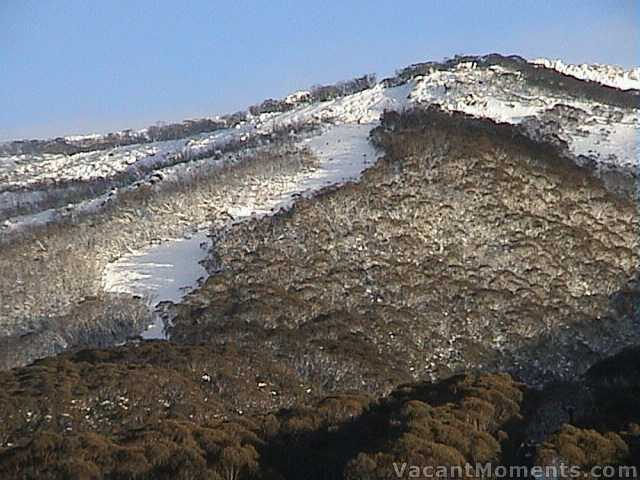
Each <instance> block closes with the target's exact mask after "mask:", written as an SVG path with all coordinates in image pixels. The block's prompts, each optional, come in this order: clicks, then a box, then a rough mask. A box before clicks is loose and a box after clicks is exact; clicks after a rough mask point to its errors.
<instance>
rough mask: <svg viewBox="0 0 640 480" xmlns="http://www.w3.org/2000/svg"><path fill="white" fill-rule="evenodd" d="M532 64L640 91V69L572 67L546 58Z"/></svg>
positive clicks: (536, 60) (620, 87)
mask: <svg viewBox="0 0 640 480" xmlns="http://www.w3.org/2000/svg"><path fill="white" fill-rule="evenodd" d="M532 63H536V64H538V65H544V66H545V67H547V68H553V69H554V70H557V71H559V72H561V73H564V74H565V75H571V76H573V77H576V78H580V79H581V80H590V81H592V82H598V83H601V84H603V85H609V86H610V87H615V88H619V89H621V90H629V89H631V88H633V89H636V90H638V89H640V67H638V68H634V69H631V70H625V69H624V68H622V67H616V66H613V65H597V64H596V65H589V64H585V63H583V64H582V65H571V64H567V63H564V62H563V61H562V60H549V59H546V58H537V59H535V60H533V62H532Z"/></svg>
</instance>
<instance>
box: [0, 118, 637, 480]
mask: <svg viewBox="0 0 640 480" xmlns="http://www.w3.org/2000/svg"><path fill="white" fill-rule="evenodd" d="M372 139H373V141H374V142H375V143H376V144H377V145H378V146H379V147H380V148H381V149H383V151H384V154H385V155H384V157H383V158H382V159H381V160H379V161H378V162H377V163H376V165H375V166H374V167H372V168H371V169H369V170H368V171H367V172H365V174H364V177H363V179H362V181H361V182H359V183H358V184H349V185H347V186H344V187H341V188H335V189H330V190H327V191H324V192H322V193H321V194H320V195H318V196H317V197H315V198H312V199H301V200H300V201H299V202H298V203H297V204H296V206H295V207H294V208H293V209H291V210H289V211H286V212H281V213H280V214H278V215H276V216H273V217H266V218H263V219H256V220H254V221H251V222H247V223H243V224H240V225H237V226H235V227H234V228H232V229H230V230H227V231H223V232H217V236H216V242H215V252H214V253H213V254H212V257H211V259H210V264H209V269H210V271H211V273H212V276H211V277H210V279H209V280H208V281H207V282H205V283H204V285H203V286H202V287H201V288H200V289H199V290H198V291H196V292H195V293H194V294H192V295H190V296H189V297H188V300H187V301H186V302H185V303H184V304H182V305H179V306H177V307H176V313H177V318H176V319H175V327H174V329H173V336H172V339H173V341H172V342H140V343H133V344H127V345H125V346H121V347H117V348H112V349H103V350H84V351H79V352H73V353H66V354H63V355H59V356H57V357H55V358H49V359H46V360H41V361H39V362H36V363H35V364H33V365H31V366H28V367H24V368H20V369H14V370H11V371H8V372H3V373H0V411H1V412H2V422H1V423H0V478H30V479H41V478H42V479H48V478H52V479H57V478H69V479H71V478H74V479H75V478H83V479H90V478H112V479H133V478H140V479H162V478H175V479H219V478H221V479H298V478H304V479H320V478H322V479H341V478H346V479H353V480H356V479H358V480H360V479H387V478H397V475H396V468H401V464H403V463H406V464H408V465H417V466H421V467H423V466H428V465H434V466H438V465H462V464H464V463H465V462H470V463H472V464H475V463H476V462H480V463H483V462H492V463H494V465H532V464H534V463H535V464H538V465H551V464H558V463H567V464H572V465H577V466H580V467H581V468H583V469H585V471H588V469H589V468H591V466H593V465H630V466H640V465H638V461H639V459H640V450H639V448H640V442H639V440H640V426H639V425H638V424H639V423H640V409H639V405H640V404H638V403H637V395H638V393H640V392H639V389H640V350H638V348H631V349H628V350H625V351H623V352H622V353H619V354H618V355H616V356H611V355H614V354H616V353H618V352H619V351H620V350H621V349H622V348H623V347H624V346H625V345H634V344H636V345H637V344H638V338H637V334H638V315H639V313H640V312H639V311H638V304H639V302H638V300H639V294H638V284H637V279H636V277H635V272H636V271H637V265H638V258H637V252H638V245H637V241H638V240H637V218H636V210H635V205H634V201H633V199H632V198H626V197H621V196H619V195H616V194H613V193H611V192H610V191H609V190H607V189H606V188H605V185H604V184H603V182H602V181H601V180H600V179H598V178H597V177H596V176H595V175H594V174H593V172H592V171H591V170H589V169H588V168H585V167H579V166H576V165H575V164H573V163H572V162H570V161H569V160H567V159H565V158H563V157H562V156H561V154H560V153H559V150H557V149H556V147H552V146H548V145H544V144H539V143H535V142H533V141H531V140H529V139H528V138H527V137H525V136H524V135H521V134H520V132H519V131H518V130H517V129H516V128H514V127H511V126H507V125H497V124H495V123H493V122H490V121H486V120H474V119H471V118H469V117H466V116H464V115H462V114H453V115H450V114H445V113H443V112H441V111H439V110H437V109H429V110H426V111H424V110H416V111H410V112H405V113H403V114H396V113H387V114H385V115H384V117H383V121H382V125H381V127H379V128H378V129H376V130H375V131H374V132H373V134H372ZM606 357H609V358H608V359H606ZM394 464H396V465H395V466H394ZM404 477H405V478H410V477H409V470H405V471H404Z"/></svg>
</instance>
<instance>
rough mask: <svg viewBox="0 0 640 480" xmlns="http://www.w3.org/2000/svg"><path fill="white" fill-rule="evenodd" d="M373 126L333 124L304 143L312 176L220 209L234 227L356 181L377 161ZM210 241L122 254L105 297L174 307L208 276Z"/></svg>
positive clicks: (157, 330) (157, 325)
mask: <svg viewBox="0 0 640 480" xmlns="http://www.w3.org/2000/svg"><path fill="white" fill-rule="evenodd" d="M373 126H374V125H372V124H369V125H336V126H330V127H328V128H326V129H325V130H324V131H323V132H322V133H321V134H320V135H318V136H316V137H313V138H311V139H308V140H305V141H304V145H306V146H307V147H308V148H310V149H311V151H312V152H314V154H316V156H317V157H318V160H319V166H318V168H317V169H315V170H313V171H311V172H305V173H303V174H294V175H291V176H290V177H289V178H288V179H286V181H285V182H284V183H283V184H281V185H279V186H278V188H274V189H273V192H272V194H271V195H268V196H266V197H265V196H260V197H257V196H251V195H247V196H244V197H242V198H236V199H233V198H230V199H228V202H229V203H228V204H227V205H224V206H222V208H223V209H224V210H226V211H227V213H229V214H230V215H231V216H232V217H233V222H239V221H243V220H245V219H247V218H250V217H252V216H263V215H270V214H272V213H273V212H274V211H278V210H279V209H281V208H286V207H289V206H291V204H292V203H293V202H294V201H295V198H296V197H297V196H298V195H311V194H312V193H313V192H316V191H318V190H319V189H321V188H323V187H325V186H328V185H335V184H339V183H343V182H346V181H350V180H356V179H358V178H359V176H360V174H361V173H362V171H363V170H364V169H365V168H367V166H368V165H370V164H371V163H373V162H374V161H375V160H376V157H377V152H376V151H375V149H374V148H373V147H372V146H371V144H370V143H369V141H368V135H369V132H370V130H371V128H372V127H373ZM209 246H210V242H209V240H208V238H207V237H206V232H205V231H200V232H198V233H197V234H196V235H194V236H193V237H192V238H191V239H188V240H185V239H179V240H173V241H169V242H166V243H163V244H161V245H157V246H153V247H149V248H146V249H143V250H142V251H140V252H134V253H132V254H129V255H125V256H124V257H122V258H120V259H119V260H117V261H115V262H113V263H111V264H109V265H108V266H107V268H106V269H105V271H104V274H103V284H104V289H105V291H106V292H113V293H129V294H132V295H139V296H144V297H148V298H150V299H151V308H152V309H155V308H156V307H157V306H158V304H160V303H161V302H166V301H170V302H178V301H179V300H180V299H181V298H182V297H183V296H184V295H185V293H186V292H188V291H189V290H191V289H193V288H194V287H196V286H197V285H198V281H199V280H200V279H201V278H203V277H205V276H206V271H205V269H204V268H203V267H202V265H201V262H202V260H204V258H205V257H206V254H207V251H208V247H209ZM142 336H143V337H144V338H166V332H165V330H164V321H163V319H162V318H161V316H160V315H156V316H155V318H154V323H153V325H151V326H150V328H149V329H147V330H146V331H145V332H144V333H143V334H142Z"/></svg>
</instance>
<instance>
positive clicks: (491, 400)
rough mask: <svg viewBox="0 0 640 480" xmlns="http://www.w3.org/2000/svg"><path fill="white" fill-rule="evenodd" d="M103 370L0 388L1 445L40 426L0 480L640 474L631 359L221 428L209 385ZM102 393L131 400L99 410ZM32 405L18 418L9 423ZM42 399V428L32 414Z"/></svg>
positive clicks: (5, 458) (332, 405)
mask: <svg viewBox="0 0 640 480" xmlns="http://www.w3.org/2000/svg"><path fill="white" fill-rule="evenodd" d="M141 348H145V349H146V350H147V352H146V353H149V351H148V350H149V349H148V347H141ZM174 348H175V347H172V346H167V351H168V352H171V351H172V350H173V349H174ZM156 353H158V352H156ZM111 356H113V357H115V355H113V354H109V353H106V352H105V353H100V352H83V353H80V354H78V355H76V356H74V357H70V358H65V359H64V360H62V359H57V360H47V361H43V362H40V363H38V364H37V365H36V366H34V367H31V369H30V370H27V371H20V372H15V373H14V374H3V376H2V377H0V382H2V392H3V393H2V396H1V397H0V402H1V404H2V407H3V412H5V415H6V419H7V420H8V421H9V425H7V424H6V423H5V424H3V426H2V430H0V432H2V433H0V434H1V435H3V436H4V439H5V441H6V439H7V438H10V439H11V440H12V441H18V440H17V439H20V433H21V432H20V431H19V430H14V431H11V432H10V428H11V426H12V422H15V419H16V417H18V416H22V417H26V418H27V419H28V422H29V423H32V424H34V425H32V426H36V428H34V430H35V433H34V434H32V435H30V436H29V437H28V440H25V441H18V443H19V446H14V447H11V448H5V449H4V450H2V449H0V477H1V478H3V479H5V478H6V479H11V478H20V479H63V478H64V479H98V478H110V479H134V478H135V479H297V478H306V479H310V480H311V479H334V478H335V479H342V478H346V479H354V480H360V479H389V478H411V477H410V476H409V473H408V470H407V471H405V472H404V475H401V476H400V477H399V476H398V475H397V473H396V471H397V469H399V468H401V465H402V464H403V463H406V464H407V465H417V466H420V467H424V466H434V467H437V466H447V465H449V466H463V465H465V464H466V463H470V464H472V465H475V464H476V463H485V462H490V463H492V464H493V465H505V466H510V465H518V466H532V465H539V466H547V465H558V464H560V463H564V464H566V465H575V466H578V467H580V468H581V469H582V471H584V472H589V469H590V468H592V467H593V466H595V465H599V466H605V465H615V466H620V465H627V466H635V467H636V468H637V467H640V425H638V422H639V421H640V408H639V404H638V402H637V401H636V399H637V395H638V393H640V392H639V391H638V389H639V386H640V383H639V380H640V362H639V359H640V351H638V350H637V349H635V350H629V351H626V352H624V353H622V354H620V355H618V356H616V357H613V358H611V359H608V360H607V361H605V362H602V363H599V364H597V365H596V366H594V367H593V368H592V369H591V370H590V371H589V372H588V373H587V375H586V377H585V379H584V380H582V381H581V382H576V383H562V384H555V385H552V386H549V387H547V388H546V389H544V390H542V391H539V390H532V389H530V388H527V387H526V386H525V385H523V384H521V383H518V382H516V381H514V380H513V378H512V377H510V376H509V375H505V374H466V375H458V376H453V377H451V378H448V379H447V380H443V381H440V382H437V383H412V384H406V385H402V386H399V387H397V388H396V389H394V390H393V391H392V392H391V393H390V395H388V396H387V397H385V398H381V399H374V398H372V397H371V396H369V395H366V394H362V393H357V392H346V393H340V394H334V395H331V396H328V397H325V398H322V399H315V400H314V401H313V402H308V405H307V406H304V407H303V406H297V407H294V408H289V409H283V410H280V411H277V412H275V413H272V414H253V415H243V416H241V415H234V416H229V417H225V418H220V417H218V418H216V417H217V416H216V415H212V414H211V413H212V412H215V411H216V410H218V409H219V408H220V405H219V402H218V401H217V400H216V397H217V396H216V395H215V393H213V391H212V390H215V386H214V385H212V384H211V383H209V382H208V381H204V380H198V381H196V380H194V378H193V376H192V375H191V377H192V378H189V377H190V375H189V374H182V375H180V374H178V373H177V370H174V369H172V368H168V369H163V368H161V367H151V366H141V365H131V364H129V365H123V364H120V363H112V360H113V358H110V357H111ZM149 360H150V361H151V363H154V362H156V361H157V359H156V358H154V357H153V356H150V357H149ZM44 372H47V374H46V375H43V373H44ZM10 377H12V378H10ZM38 379H39V380H38ZM107 389H111V390H112V391H111V395H113V394H115V392H117V391H118V392H123V393H124V394H125V395H127V396H126V397H112V396H109V397H103V398H117V400H116V401H114V402H113V403H110V402H108V401H106V400H103V401H101V402H100V401H99V398H100V397H101V395H106V394H107ZM169 392H171V393H169ZM89 394H91V395H95V397H96V398H95V401H94V402H93V403H91V404H88V403H87V402H86V400H87V398H88V396H89ZM169 394H170V395H171V397H168V395H169ZM29 397H30V403H24V404H23V405H22V406H21V407H22V410H21V412H20V413H18V409H17V408H13V409H11V407H10V406H11V403H17V402H18V401H20V400H23V401H24V399H25V398H29ZM44 398H46V399H47V400H46V401H47V403H48V404H49V408H50V411H51V415H49V417H46V416H42V415H41V413H40V412H41V410H40V411H38V409H39V408H40V409H41V408H42V407H41V406H38V405H37V403H41V402H42V400H44ZM65 398H66V400H67V403H66V405H65V403H64V399H65ZM70 398H73V399H74V401H71V403H69V399H70ZM207 399H208V400H209V401H207ZM157 401H159V402H160V403H161V404H162V406H161V407H158V406H157V405H155V403H156V402H157ZM7 407H9V408H7ZM151 411H153V412H154V413H149V412H151ZM27 412H30V413H27ZM98 412H99V413H98ZM205 412H206V413H205ZM203 413H205V415H204V417H203V416H202V415H203ZM51 417H53V420H52V419H51ZM47 418H48V420H47ZM84 418H93V420H94V421H95V422H96V423H95V424H93V425H89V424H88V423H87V422H86V421H84ZM143 419H144V420H143ZM108 425H111V426H110V427H109V426H108ZM116 425H118V426H117V427H116ZM133 425H137V426H135V427H134V426H133ZM9 432H10V433H9ZM20 440H22V439H20ZM587 478H589V477H587Z"/></svg>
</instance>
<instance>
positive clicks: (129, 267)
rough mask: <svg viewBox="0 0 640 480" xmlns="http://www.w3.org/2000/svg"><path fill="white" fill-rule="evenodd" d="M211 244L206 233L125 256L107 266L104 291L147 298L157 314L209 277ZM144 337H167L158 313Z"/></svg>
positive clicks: (143, 334) (199, 233)
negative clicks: (207, 260) (206, 263)
mask: <svg viewBox="0 0 640 480" xmlns="http://www.w3.org/2000/svg"><path fill="white" fill-rule="evenodd" d="M210 245H211V241H210V240H209V238H208V237H207V236H206V233H205V232H198V233H196V234H195V235H193V236H192V237H191V238H189V239H179V240H173V241H171V242H167V243H163V244H160V245H155V246H152V247H148V248H145V249H143V250H141V251H139V252H135V253H133V254H129V255H125V256H124V257H122V258H120V259H119V260H118V261H116V262H113V263H110V264H108V265H107V267H106V269H105V272H104V276H103V281H104V290H105V291H106V292H111V293H127V294H132V295H139V296H141V297H146V298H148V299H149V301H150V308H151V309H152V310H154V311H155V310H156V308H157V307H158V305H159V304H160V303H161V302H166V301H169V302H179V301H180V300H181V299H182V297H183V296H184V295H185V294H186V293H188V292H189V291H190V290H191V289H193V288H195V287H196V286H197V285H198V282H199V281H200V280H201V279H203V278H206V276H207V271H206V270H205V268H204V267H203V266H202V264H201V262H202V261H203V260H204V259H205V258H206V256H207V253H208V251H209V247H210ZM142 337H143V338H165V337H166V334H165V331H164V322H163V320H162V318H161V316H160V314H159V313H158V312H156V315H155V316H154V322H153V324H152V325H150V326H149V327H148V328H147V330H145V331H144V332H143V333H142Z"/></svg>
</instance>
